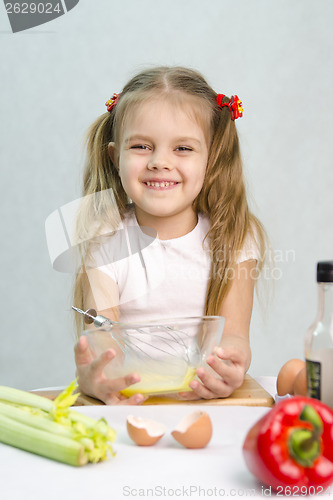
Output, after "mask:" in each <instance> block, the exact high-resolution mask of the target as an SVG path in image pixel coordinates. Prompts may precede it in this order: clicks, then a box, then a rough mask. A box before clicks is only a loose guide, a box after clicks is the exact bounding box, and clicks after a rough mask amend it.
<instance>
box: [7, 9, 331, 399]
mask: <svg viewBox="0 0 333 500" xmlns="http://www.w3.org/2000/svg"><path fill="white" fill-rule="evenodd" d="M332 16H333V3H332V2H331V0H317V1H316V2H313V0H312V1H310V0H280V1H271V0H251V1H249V0H210V1H208V2H202V0H200V1H198V0H181V1H179V0H177V1H176V0H169V1H168V2H156V1H154V0H140V2H138V1H136V0H123V1H122V2H116V1H113V0H98V2H93V1H88V0H81V1H80V2H79V4H78V5H77V6H76V7H75V9H73V10H71V11H70V12H69V13H67V14H65V15H64V16H61V17H60V18H58V19H56V20H54V21H52V22H50V23H48V24H45V25H43V26H39V27H36V28H33V29H31V30H29V31H26V32H22V33H17V34H12V33H11V31H10V25H9V21H8V18H7V16H6V12H5V9H4V6H3V5H0V56H1V69H0V72H1V73H0V82H1V84H0V85H1V92H0V109H1V131H0V141H1V147H0V155H1V197H0V200H1V245H0V249H1V250H0V251H1V311H2V316H1V327H0V332H1V343H0V349H1V351H0V383H1V384H3V385H4V384H6V385H11V386H15V387H18V388H23V389H30V388H37V387H46V386H58V385H63V384H67V383H68V382H69V381H70V380H72V379H73V378H74V373H75V368H74V361H73V345H74V328H73V321H72V314H71V313H70V305H71V287H72V276H70V275H66V274H61V273H58V272H56V271H54V270H53V269H52V267H51V264H50V259H49V255H48V251H47V246H46V240H45V230H44V224H45V219H46V218H47V216H48V215H49V214H50V213H51V212H53V211H54V210H56V209H57V208H58V207H61V206H62V205H64V204H66V203H69V202H70V201H72V200H74V199H75V198H77V197H79V196H80V192H81V173H82V165H83V138H84V133H85V131H86V129H87V128H88V126H89V125H90V123H91V122H92V121H93V120H94V119H95V117H97V116H98V115H99V114H100V113H103V112H104V111H105V106H104V103H105V101H106V100H107V99H108V98H109V97H110V96H111V95H112V93H113V92H114V91H119V90H121V88H122V86H123V85H124V83H125V82H126V81H127V80H128V79H129V78H130V77H131V76H132V75H133V74H134V73H136V72H137V71H138V70H141V69H143V68H145V67H147V66H151V65H156V64H181V65H187V66H190V67H194V68H196V69H198V70H200V71H201V72H202V73H203V74H204V75H205V76H206V78H207V79H208V81H209V82H210V83H211V84H212V86H213V87H214V88H215V89H216V90H217V91H219V92H222V93H225V94H227V95H230V94H235V93H237V94H238V95H239V96H240V98H241V99H242V101H243V104H244V118H243V119H242V120H238V123H237V126H238V130H239V134H240V139H241V144H242V151H243V158H244V165H245V174H246V177H247V181H248V189H249V196H250V200H251V206H252V208H253V210H254V211H255V213H256V214H257V215H258V216H259V218H260V219H261V220H262V221H263V223H264V225H265V226H266V228H267V230H268V233H269V235H270V238H271V242H272V245H273V248H274V249H275V254H276V257H277V260H278V262H276V264H275V267H274V266H273V269H272V270H271V271H270V272H269V273H266V274H267V276H266V277H267V278H268V277H269V276H273V279H270V280H268V279H264V280H263V282H264V283H263V285H264V286H263V291H264V299H265V297H267V293H268V292H269V293H270V295H271V296H272V297H271V299H270V301H269V302H268V304H266V301H265V300H263V301H262V303H261V305H260V304H259V302H257V301H256V304H255V308H254V314H253V321H252V328H251V338H252V349H253V361H252V366H251V369H250V374H251V375H253V376H256V375H276V374H277V372H278V369H279V368H280V366H281V365H282V364H283V363H284V362H285V361H286V360H287V359H289V358H291V357H303V339H304V334H305V331H306V329H307V327H308V326H309V325H310V323H312V322H313V320H314V318H315V314H316V302H317V291H316V284H315V266H316V262H317V261H318V260H320V259H332V258H333V236H332V192H333V175H332V160H331V156H332V154H331V153H332V139H331V122H332V107H333V104H332V103H333V95H332V94H333V85H332V49H333V32H332V26H331V20H332ZM267 285H268V286H267ZM267 289H268V291H267ZM271 292H273V293H271Z"/></svg>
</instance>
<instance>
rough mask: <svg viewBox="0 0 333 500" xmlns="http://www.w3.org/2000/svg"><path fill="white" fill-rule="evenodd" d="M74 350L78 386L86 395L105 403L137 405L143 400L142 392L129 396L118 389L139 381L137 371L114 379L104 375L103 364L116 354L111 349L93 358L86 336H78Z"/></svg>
mask: <svg viewBox="0 0 333 500" xmlns="http://www.w3.org/2000/svg"><path fill="white" fill-rule="evenodd" d="M74 352H75V363H76V367H77V376H78V384H79V388H80V390H81V391H82V392H84V393H85V394H87V396H92V397H94V398H97V399H99V400H101V401H103V402H104V403H105V404H107V405H117V404H128V405H131V404H132V405H138V404H141V403H143V401H145V399H146V398H145V397H144V396H143V395H142V394H134V395H133V396H131V397H130V398H127V397H126V396H123V395H122V394H120V391H122V390H124V389H125V388H126V387H128V386H129V385H131V384H135V383H136V382H139V381H140V376H139V375H138V374H137V373H131V374H129V375H126V376H124V377H120V378H116V379H109V378H107V377H106V376H105V374H104V368H105V366H106V365H107V364H108V363H110V361H112V359H113V358H114V357H115V356H116V352H115V351H114V350H113V349H108V350H107V351H105V352H104V353H103V354H101V355H100V356H99V357H98V358H95V357H94V356H93V355H92V353H91V351H90V349H89V345H88V340H87V338H86V337H80V340H79V341H78V343H77V344H76V345H75V347H74Z"/></svg>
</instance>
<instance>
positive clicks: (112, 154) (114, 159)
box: [108, 142, 118, 170]
mask: <svg viewBox="0 0 333 500" xmlns="http://www.w3.org/2000/svg"><path fill="white" fill-rule="evenodd" d="M108 153H109V156H110V158H111V161H112V163H113V165H114V166H115V167H116V168H117V170H118V160H117V154H116V146H115V143H114V142H109V144H108Z"/></svg>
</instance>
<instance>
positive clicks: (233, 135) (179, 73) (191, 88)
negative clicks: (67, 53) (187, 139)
mask: <svg viewBox="0 0 333 500" xmlns="http://www.w3.org/2000/svg"><path fill="white" fill-rule="evenodd" d="M185 96H187V97H189V98H191V99H192V101H191V102H192V105H193V112H194V116H195V118H196V119H197V120H198V121H200V123H201V124H202V126H203V127H205V128H206V130H205V132H206V136H207V137H208V140H209V158H208V164H207V169H206V174H205V179H204V183H203V186H202V189H201V191H200V193H199V195H198V196H197V198H196V199H195V200H194V202H193V207H194V209H195V211H196V213H199V212H201V213H204V214H207V215H208V216H209V219H210V223H211V227H210V230H209V233H208V234H207V237H208V238H209V245H210V254H211V271H210V277H209V283H208V290H207V296H206V305H205V313H206V314H208V315H214V314H218V312H219V310H220V308H221V304H222V302H223V300H224V298H225V297H226V295H227V293H228V290H229V287H230V283H231V278H230V273H229V270H232V269H233V268H234V267H235V264H236V261H237V255H238V252H239V251H240V250H241V248H242V246H243V244H244V241H245V237H246V236H247V235H248V234H250V235H251V236H252V237H253V238H255V240H256V242H257V245H258V249H259V254H260V258H259V262H258V266H257V272H258V273H259V272H260V270H261V268H262V266H263V261H264V254H265V248H266V235H265V231H264V229H263V226H262V225H261V223H260V222H259V220H258V219H257V218H256V217H255V216H254V215H253V214H252V213H251V212H250V210H249V207H248V202H247V197H246V189H245V183H244V178H243V169H242V160H241V154H240V148H239V140H238V135H237V130H236V126H235V122H234V121H233V120H231V117H230V111H229V109H228V107H223V108H222V109H221V108H220V107H219V106H218V104H217V102H216V96H217V94H216V92H215V91H214V90H213V89H212V88H211V87H210V86H209V85H208V83H207V82H206V80H205V79H204V78H203V76H202V75H201V74H200V73H198V72H196V71H194V70H191V69H188V68H183V67H158V68H153V69H150V70H147V71H143V72H141V73H139V74H138V75H136V76H134V78H132V79H131V80H130V81H129V82H128V83H127V85H125V87H124V89H123V90H122V92H121V94H120V98H119V101H118V102H117V104H116V106H114V107H113V109H112V110H111V112H106V113H104V114H103V115H101V116H100V117H99V118H98V119H97V120H96V121H95V123H93V125H92V126H91V128H90V130H89V132H88V139H87V161H86V166H85V172H84V180H83V195H84V196H86V195H89V194H93V193H96V192H100V191H103V190H108V189H110V188H112V190H113V193H114V199H115V203H116V205H117V208H118V210H119V214H120V217H121V218H122V217H123V216H124V214H125V213H126V210H127V206H128V203H129V202H130V200H129V198H128V196H127V194H126V192H125V191H124V189H123V186H122V184H121V181H120V177H119V175H118V170H117V168H116V165H115V164H114V163H113V161H112V160H111V158H110V155H109V153H108V145H109V143H110V142H114V143H115V145H116V148H117V145H118V144H119V141H120V140H121V136H122V132H123V130H124V126H125V123H126V120H127V119H128V117H129V116H130V114H131V112H133V109H134V106H138V105H140V104H141V103H144V102H146V101H148V100H150V99H153V98H155V99H156V98H158V99H162V98H163V99H169V100H170V99H171V100H173V102H176V103H177V104H179V105H181V103H182V98H184V97H185ZM186 102H187V100H186ZM223 102H229V99H228V98H227V97H224V98H223ZM104 203H105V200H104ZM102 205H103V201H102V203H101V204H100V205H99V208H98V209H96V207H95V209H94V210H91V207H90V208H86V209H85V211H84V212H82V213H81V218H83V219H84V222H83V226H85V227H90V225H91V224H92V223H95V225H96V216H97V214H98V217H99V219H100V223H101V224H102V225H103V224H106V225H107V224H109V222H110V212H111V211H110V210H108V209H107V208H106V209H105V206H104V205H103V209H100V207H101V206H102ZM89 219H90V220H89ZM81 226H82V224H81ZM221 255H223V258H220V257H221ZM218 256H219V258H218ZM86 285H87V277H86V276H85V274H84V273H81V274H78V275H77V279H76V283H75V292H74V303H75V304H76V305H78V307H80V306H81V307H82V306H83V303H84V292H85V286H86Z"/></svg>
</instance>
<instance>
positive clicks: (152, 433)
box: [126, 415, 166, 446]
mask: <svg viewBox="0 0 333 500" xmlns="http://www.w3.org/2000/svg"><path fill="white" fill-rule="evenodd" d="M126 425H127V432H128V435H129V437H130V438H131V439H132V441H134V443H135V444H137V445H139V446H152V445H153V444H155V443H157V441H159V440H160V439H161V437H162V436H164V434H165V432H166V427H165V426H164V425H163V424H160V423H159V422H155V421H154V420H149V419H145V418H141V417H134V416H133V415H129V416H128V417H127V421H126Z"/></svg>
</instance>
